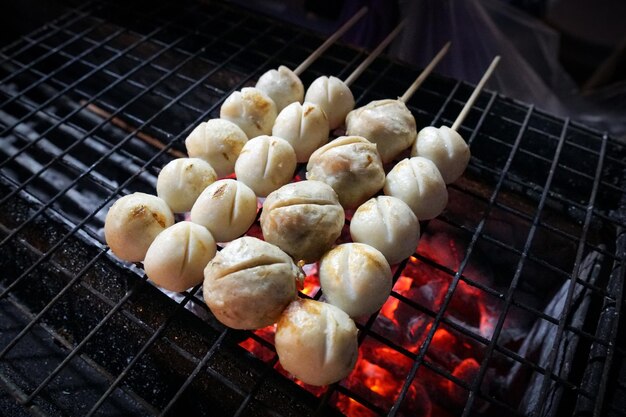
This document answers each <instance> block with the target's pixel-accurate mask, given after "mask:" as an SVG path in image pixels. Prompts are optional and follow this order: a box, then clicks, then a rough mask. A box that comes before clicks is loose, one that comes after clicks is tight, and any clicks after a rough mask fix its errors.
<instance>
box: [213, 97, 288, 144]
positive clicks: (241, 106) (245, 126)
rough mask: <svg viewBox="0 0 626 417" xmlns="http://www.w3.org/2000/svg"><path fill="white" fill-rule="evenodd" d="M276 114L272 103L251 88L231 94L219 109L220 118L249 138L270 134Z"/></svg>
mask: <svg viewBox="0 0 626 417" xmlns="http://www.w3.org/2000/svg"><path fill="white" fill-rule="evenodd" d="M277 114H278V113H277V111H276V104H274V101H273V100H272V99H271V98H269V97H268V96H267V94H265V93H263V92H261V91H259V90H258V89H256V88H252V87H245V88H242V89H241V91H235V92H234V93H232V94H231V95H230V96H228V98H227V99H226V100H225V101H224V104H222V108H221V109H220V118H222V119H226V120H229V121H231V122H233V123H234V124H236V125H237V126H239V127H240V128H241V130H243V131H244V133H245V134H246V136H248V137H249V138H253V137H255V136H259V135H269V134H270V133H272V126H274V120H276V116H277Z"/></svg>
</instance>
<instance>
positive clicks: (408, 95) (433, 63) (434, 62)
mask: <svg viewBox="0 0 626 417" xmlns="http://www.w3.org/2000/svg"><path fill="white" fill-rule="evenodd" d="M450 44H451V42H450V41H448V43H446V44H445V45H444V46H443V48H441V50H440V51H439V52H438V53H437V55H435V57H434V58H433V60H432V61H430V63H429V64H428V65H427V66H426V68H424V69H423V70H422V72H421V74H420V75H418V77H417V78H416V79H415V81H413V84H411V85H410V86H409V88H407V89H406V91H405V92H404V94H402V97H400V101H401V102H403V103H406V102H407V101H408V100H409V99H410V98H411V96H413V94H414V93H415V91H417V89H418V88H419V86H420V85H422V83H423V82H424V80H425V79H426V77H428V76H429V75H430V73H431V72H432V71H433V70H434V69H435V67H436V66H437V64H439V61H441V60H442V59H443V57H444V56H445V55H446V54H447V53H448V49H450Z"/></svg>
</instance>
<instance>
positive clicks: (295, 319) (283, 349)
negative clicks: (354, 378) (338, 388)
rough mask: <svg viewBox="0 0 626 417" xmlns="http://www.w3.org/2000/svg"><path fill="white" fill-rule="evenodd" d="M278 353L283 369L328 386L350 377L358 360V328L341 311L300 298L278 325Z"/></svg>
mask: <svg viewBox="0 0 626 417" xmlns="http://www.w3.org/2000/svg"><path fill="white" fill-rule="evenodd" d="M274 342H275V345H276V353H277V354H278V359H279V360H280V363H281V365H282V366H283V368H285V369H286V370H287V372H289V373H291V374H292V375H293V376H295V377H296V378H298V379H299V380H301V381H302V382H305V383H307V384H310V385H317V386H321V385H328V384H332V383H333V382H337V381H339V380H341V379H343V378H345V377H346V376H348V375H349V374H350V372H351V371H352V369H353V368H354V365H355V364H356V360H357V357H358V339H357V328H356V325H355V324H354V322H353V321H352V319H350V317H349V316H348V315H347V314H346V313H344V312H343V311H342V310H341V309H339V308H337V307H335V306H333V305H330V304H327V303H321V302H319V301H313V300H304V299H299V300H296V301H294V302H292V303H291V304H289V306H288V307H287V309H285V311H284V312H283V314H282V316H281V317H280V320H279V321H278V324H277V326H276V337H275V339H274Z"/></svg>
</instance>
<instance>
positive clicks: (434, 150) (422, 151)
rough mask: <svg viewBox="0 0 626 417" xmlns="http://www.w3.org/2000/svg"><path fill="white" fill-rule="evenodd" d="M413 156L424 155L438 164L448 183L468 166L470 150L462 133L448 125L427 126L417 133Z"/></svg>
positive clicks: (455, 178) (412, 150)
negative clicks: (438, 126)
mask: <svg viewBox="0 0 626 417" xmlns="http://www.w3.org/2000/svg"><path fill="white" fill-rule="evenodd" d="M411 156H423V157H424V158H427V159H430V160H431V161H433V162H434V163H435V165H437V168H438V169H439V172H441V176H442V177H443V180H444V181H445V183H446V184H450V183H453V182H454V181H456V180H457V179H458V178H459V177H460V176H461V175H463V172H464V171H465V168H467V164H468V162H469V160H470V156H471V155H470V150H469V146H467V143H465V141H464V140H463V138H462V137H461V135H459V134H458V132H456V131H455V130H452V129H450V128H449V127H448V126H441V127H440V128H439V129H437V128H436V127H433V126H429V127H425V128H424V129H422V130H420V132H419V133H418V134H417V139H416V140H415V143H414V144H413V148H412V149H411Z"/></svg>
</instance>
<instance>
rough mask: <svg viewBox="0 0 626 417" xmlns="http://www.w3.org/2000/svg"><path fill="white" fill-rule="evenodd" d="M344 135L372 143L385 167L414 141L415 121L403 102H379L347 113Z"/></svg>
mask: <svg viewBox="0 0 626 417" xmlns="http://www.w3.org/2000/svg"><path fill="white" fill-rule="evenodd" d="M346 134H347V135H356V136H363V137H364V138H366V139H367V140H369V141H370V142H372V143H375V144H376V146H377V149H378V153H379V154H380V158H381V159H382V161H383V163H385V164H386V163H388V162H391V161H393V159H394V158H395V157H396V156H398V155H399V154H400V152H402V151H403V150H405V149H407V148H409V147H410V146H411V145H412V144H413V142H415V137H416V136H417V129H416V127H415V118H414V117H413V115H412V114H411V112H410V111H409V109H407V107H406V105H405V104H404V103H403V102H402V101H400V100H378V101H372V102H371V103H369V104H368V105H367V106H364V107H359V108H358V109H355V110H352V111H351V112H350V113H348V116H347V117H346Z"/></svg>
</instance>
